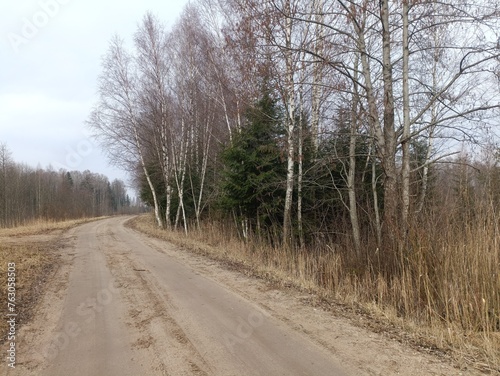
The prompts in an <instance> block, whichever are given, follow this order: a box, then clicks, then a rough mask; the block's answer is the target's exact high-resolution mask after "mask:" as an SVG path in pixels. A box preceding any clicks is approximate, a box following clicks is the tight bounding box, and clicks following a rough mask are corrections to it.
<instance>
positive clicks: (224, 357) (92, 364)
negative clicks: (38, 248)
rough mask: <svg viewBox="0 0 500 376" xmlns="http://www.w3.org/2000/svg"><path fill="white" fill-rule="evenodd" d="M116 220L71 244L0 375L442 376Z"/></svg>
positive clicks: (77, 232) (81, 232)
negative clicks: (12, 361)
mask: <svg viewBox="0 0 500 376" xmlns="http://www.w3.org/2000/svg"><path fill="white" fill-rule="evenodd" d="M127 219H128V218H125V217H119V218H111V219H106V220H101V221H98V222H92V223H88V224H85V225H82V226H79V227H77V228H74V229H72V230H70V232H69V233H68V234H67V235H66V236H67V237H68V238H69V239H70V240H71V241H70V243H71V246H68V247H66V249H64V250H63V251H62V258H63V262H62V265H61V266H60V267H59V268H58V269H57V271H56V273H55V274H54V275H53V276H52V277H51V280H50V283H49V286H48V289H47V292H46V294H45V296H44V298H43V300H42V301H41V303H40V304H39V307H38V308H37V311H36V312H35V318H34V320H33V321H32V322H30V323H29V324H28V325H26V326H24V327H23V328H22V330H21V331H20V332H19V335H18V338H19V343H18V344H17V364H16V368H15V369H10V368H8V367H6V364H5V362H3V364H2V365H1V366H0V367H1V368H0V370H1V373H2V374H7V375H47V376H57V375H64V376H68V375H72V376H79V375H82V376H83V375H85V376H93V375H95V376H113V375H120V376H124V375H221V376H224V375H237V376H243V375H265V376H273V375H287V376H289V375H339V376H340V375H391V374H398V375H417V374H421V375H452V374H457V375H458V374H461V373H459V372H458V371H457V370H455V369H453V368H451V367H450V366H448V365H446V364H444V363H440V362H439V361H437V360H436V359H434V358H432V357H430V356H429V357H426V356H423V355H422V354H419V353H415V352H414V351H412V350H410V349H407V348H405V347H404V346H401V345H399V344H398V343H392V342H390V341H389V340H387V339H384V338H382V337H379V336H377V335H374V334H373V333H368V332H365V331H363V330H362V329H359V328H354V327H352V326H350V325H349V324H348V323H347V320H345V319H344V320H342V319H336V318H333V317H331V315H329V314H328V313H326V312H322V311H318V310H316V309H314V308H312V307H307V306H305V305H304V304H302V303H301V302H300V297H296V296H288V295H287V293H286V292H283V291H280V290H276V289H273V288H268V287H267V288H266V284H265V282H263V281H257V280H252V279H251V278H248V277H245V276H243V275H241V274H239V273H238V272H235V271H228V270H224V269H223V268H221V267H220V266H219V265H217V264H216V263H215V262H212V261H210V260H208V259H205V258H203V257H201V256H196V255H193V254H190V253H188V252H187V251H182V250H179V249H176V248H175V247H174V246H171V245H169V244H167V243H164V242H161V241H159V240H155V239H150V238H148V237H146V236H144V235H141V234H139V233H137V232H135V231H133V230H131V229H128V228H126V227H124V226H123V224H124V222H125V221H126V220H127Z"/></svg>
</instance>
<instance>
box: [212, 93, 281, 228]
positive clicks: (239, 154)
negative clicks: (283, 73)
mask: <svg viewBox="0 0 500 376" xmlns="http://www.w3.org/2000/svg"><path fill="white" fill-rule="evenodd" d="M245 118H246V121H247V122H246V124H245V126H244V127H243V129H242V130H241V132H240V133H239V134H237V135H235V137H234V139H233V143H232V144H231V145H230V146H229V147H228V148H227V149H226V150H225V151H224V152H223V153H222V161H223V164H224V174H223V177H224V178H223V182H222V190H223V197H222V200H221V204H222V207H223V208H224V209H225V210H228V211H233V212H234V213H237V215H238V216H241V217H243V218H244V219H247V220H248V221H249V222H250V224H251V225H260V226H269V225H270V224H271V223H279V221H280V217H281V215H282V211H283V197H285V194H284V181H285V176H286V171H285V165H284V162H283V160H282V158H281V150H280V144H282V142H283V134H284V129H283V126H282V123H281V116H280V112H279V109H278V107H277V106H276V102H275V100H274V99H273V98H271V95H270V94H269V92H268V91H264V93H263V96H262V98H261V100H260V101H259V102H258V103H257V104H256V105H255V106H254V107H253V108H250V109H249V110H248V111H247V113H246V116H245ZM252 227H253V226H252Z"/></svg>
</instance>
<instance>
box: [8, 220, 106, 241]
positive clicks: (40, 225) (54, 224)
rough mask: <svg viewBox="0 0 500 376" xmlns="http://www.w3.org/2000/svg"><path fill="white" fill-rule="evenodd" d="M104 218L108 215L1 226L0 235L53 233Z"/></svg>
mask: <svg viewBox="0 0 500 376" xmlns="http://www.w3.org/2000/svg"><path fill="white" fill-rule="evenodd" d="M104 218H107V217H98V218H81V219H72V220H67V221H51V220H36V221H33V222H30V223H27V224H26V225H23V226H18V227H11V228H0V237H5V236H8V237H11V236H28V235H41V234H51V233H54V232H61V231H64V230H68V229H70V228H72V227H75V226H78V225H80V224H82V223H87V222H91V221H96V220H99V219H104Z"/></svg>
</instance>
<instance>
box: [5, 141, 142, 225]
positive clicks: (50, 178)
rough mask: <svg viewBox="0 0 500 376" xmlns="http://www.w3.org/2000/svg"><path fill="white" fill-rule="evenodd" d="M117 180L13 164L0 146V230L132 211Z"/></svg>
mask: <svg viewBox="0 0 500 376" xmlns="http://www.w3.org/2000/svg"><path fill="white" fill-rule="evenodd" d="M136 205H137V203H136V202H133V201H132V200H131V199H130V197H129V196H128V194H127V190H126V187H125V184H124V183H123V182H122V181H121V180H114V181H112V182H109V180H108V178H107V177H106V176H104V175H102V174H96V173H92V172H90V171H83V172H80V171H66V170H63V169H61V170H59V171H55V170H53V169H51V168H50V167H49V168H47V169H42V168H39V167H38V168H32V167H30V166H27V165H25V164H20V163H16V162H15V161H14V160H12V158H11V154H10V152H9V150H8V148H7V146H6V145H5V144H0V227H13V226H17V225H20V224H23V223H26V222H29V221H32V220H37V219H47V220H65V219H74V218H83V217H97V216H103V215H112V214H119V213H127V212H132V211H134V210H135V209H136V208H135V206H136Z"/></svg>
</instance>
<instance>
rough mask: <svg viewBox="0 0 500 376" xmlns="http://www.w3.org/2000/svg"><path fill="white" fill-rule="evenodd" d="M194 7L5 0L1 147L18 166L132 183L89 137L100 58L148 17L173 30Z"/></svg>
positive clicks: (0, 13) (163, 0) (152, 0)
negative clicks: (80, 172) (4, 146)
mask: <svg viewBox="0 0 500 376" xmlns="http://www.w3.org/2000/svg"><path fill="white" fill-rule="evenodd" d="M186 3H187V0H137V1H119V0H1V2H0V142H4V143H6V144H7V146H8V148H9V149H10V150H11V151H12V154H13V158H14V159H15V161H16V162H24V163H27V164H29V165H31V166H33V167H36V166H37V165H38V164H41V165H42V167H47V166H48V165H49V164H51V165H52V166H53V167H54V168H55V169H56V170H57V169H59V168H65V169H68V170H86V169H89V170H91V171H93V172H99V173H103V174H105V175H107V176H108V177H109V178H110V179H114V178H121V179H125V178H126V175H125V174H124V173H123V172H121V171H119V170H117V169H116V168H114V167H110V166H109V165H108V162H107V160H106V158H105V157H104V155H103V154H102V152H101V151H100V150H99V147H98V146H97V145H94V144H93V140H92V139H91V138H89V137H88V130H86V128H85V125H84V122H85V120H86V119H87V117H88V114H89V112H90V110H91V108H92V105H93V104H94V103H95V101H96V98H97V97H96V88H97V84H96V83H97V77H98V75H99V73H100V69H101V68H100V64H101V57H102V56H103V55H104V53H105V52H106V50H107V46H108V42H109V40H110V39H111V37H112V36H113V34H118V35H120V36H121V37H122V38H124V39H126V40H131V39H132V35H133V33H134V32H135V30H136V28H137V24H138V23H139V22H140V21H141V19H142V17H143V15H144V14H145V13H146V12H147V11H151V12H153V13H154V14H155V15H157V16H158V17H159V18H160V19H161V20H162V21H163V22H164V23H165V25H166V26H167V27H171V26H172V25H173V24H174V23H175V22H176V20H177V18H178V17H179V15H180V13H181V12H182V9H183V7H184V6H185V4H186Z"/></svg>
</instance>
